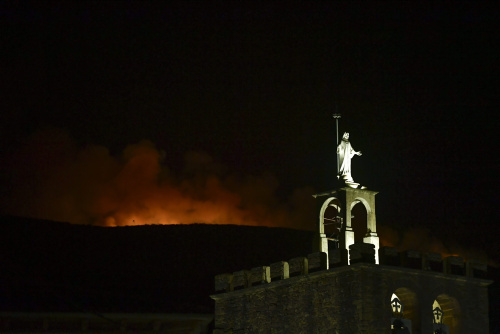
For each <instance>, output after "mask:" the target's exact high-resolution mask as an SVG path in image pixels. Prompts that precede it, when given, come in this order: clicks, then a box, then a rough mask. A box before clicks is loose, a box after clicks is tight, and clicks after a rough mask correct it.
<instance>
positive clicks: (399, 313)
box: [391, 288, 420, 333]
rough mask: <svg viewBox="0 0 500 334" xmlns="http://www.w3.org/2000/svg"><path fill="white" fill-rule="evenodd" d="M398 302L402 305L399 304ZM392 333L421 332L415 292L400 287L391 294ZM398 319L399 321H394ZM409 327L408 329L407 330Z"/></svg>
mask: <svg viewBox="0 0 500 334" xmlns="http://www.w3.org/2000/svg"><path fill="white" fill-rule="evenodd" d="M395 298H397V300H394V299H395ZM397 303H399V304H400V305H399V306H397ZM391 310H392V319H391V330H392V333H420V325H419V324H420V317H419V314H418V300H417V295H416V293H415V292H413V291H411V290H410V289H408V288H398V289H396V291H394V293H393V294H392V296H391ZM396 320H398V321H397V322H394V321H396ZM405 328H407V330H405Z"/></svg>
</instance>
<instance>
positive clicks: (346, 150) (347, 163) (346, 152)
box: [337, 132, 361, 183]
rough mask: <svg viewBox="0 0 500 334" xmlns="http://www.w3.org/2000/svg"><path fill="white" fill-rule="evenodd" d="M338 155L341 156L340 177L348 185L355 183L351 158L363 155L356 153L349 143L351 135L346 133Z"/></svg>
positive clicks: (338, 148)
mask: <svg viewBox="0 0 500 334" xmlns="http://www.w3.org/2000/svg"><path fill="white" fill-rule="evenodd" d="M337 154H338V155H339V163H340V170H339V177H340V176H341V175H342V178H343V179H344V180H345V182H346V183H354V180H353V179H352V176H351V158H352V157H353V156H354V155H361V151H360V152H356V151H354V149H353V148H352V146H351V143H350V142H349V133H347V132H344V136H343V137H342V141H341V142H340V144H339V146H338V147H337Z"/></svg>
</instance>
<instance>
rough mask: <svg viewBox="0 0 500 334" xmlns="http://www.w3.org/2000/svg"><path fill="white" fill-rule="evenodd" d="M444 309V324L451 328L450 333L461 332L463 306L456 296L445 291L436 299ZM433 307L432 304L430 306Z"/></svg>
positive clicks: (456, 333)
mask: <svg viewBox="0 0 500 334" xmlns="http://www.w3.org/2000/svg"><path fill="white" fill-rule="evenodd" d="M435 300H436V301H437V302H438V303H439V305H440V306H441V310H442V311H443V313H444V314H443V324H445V325H447V326H448V328H449V329H450V333H449V334H458V333H460V318H461V308H460V303H459V302H458V300H457V299H456V298H454V297H451V296H449V295H447V294H445V293H442V294H440V295H438V296H437V297H436V299H435ZM429 307H430V308H431V309H432V305H430V306H429Z"/></svg>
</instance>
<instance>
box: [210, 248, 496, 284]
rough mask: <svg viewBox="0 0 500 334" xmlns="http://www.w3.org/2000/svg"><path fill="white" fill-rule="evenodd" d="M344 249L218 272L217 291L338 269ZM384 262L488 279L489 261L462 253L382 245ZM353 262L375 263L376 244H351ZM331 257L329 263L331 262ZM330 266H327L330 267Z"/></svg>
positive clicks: (382, 263)
mask: <svg viewBox="0 0 500 334" xmlns="http://www.w3.org/2000/svg"><path fill="white" fill-rule="evenodd" d="M342 251H344V250H342V249H336V250H334V251H330V256H329V258H328V257H327V255H326V253H324V252H317V253H311V254H309V255H308V256H307V257H296V258H293V259H290V260H288V261H280V262H275V263H272V264H270V265H268V266H261V267H255V268H252V269H250V270H240V271H236V272H233V273H232V274H231V273H225V274H220V275H217V276H215V292H216V293H223V292H231V291H235V290H241V289H245V288H250V287H252V286H257V285H261V284H269V283H272V282H275V281H281V280H286V279H289V278H290V277H296V276H301V275H307V274H309V273H312V272H317V271H322V270H335V268H339V267H342V266H346V265H347V263H345V261H343V260H342V259H343V258H345V257H343V256H341V255H342V254H341V253H342ZM378 255H379V261H380V265H382V266H393V267H400V268H409V269H415V270H422V271H428V272H435V273H443V274H446V275H457V276H464V277H467V278H479V279H485V278H486V273H487V264H486V262H484V261H480V260H468V261H465V260H464V258H462V257H459V256H448V257H445V258H442V256H441V254H438V253H422V252H418V251H414V250H408V251H404V252H398V250H397V249H396V248H393V247H381V248H380V249H379V251H378ZM349 257H350V263H351V264H355V263H372V264H375V246H374V245H372V244H367V243H358V244H353V245H350V246H349ZM327 258H328V259H329V266H327ZM328 267H329V268H330V269H327V268H328Z"/></svg>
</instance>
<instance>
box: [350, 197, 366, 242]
mask: <svg viewBox="0 0 500 334" xmlns="http://www.w3.org/2000/svg"><path fill="white" fill-rule="evenodd" d="M362 210H364V212H363V211H362ZM350 212H351V227H352V229H353V231H354V242H355V243H357V242H363V238H364V237H366V235H367V234H368V233H369V232H371V231H370V229H369V228H368V217H369V216H370V214H371V208H370V204H369V203H368V202H367V201H366V200H365V199H363V198H359V197H358V198H355V199H354V201H352V202H351V207H350ZM360 215H361V217H363V218H361V217H360ZM365 216H366V217H365Z"/></svg>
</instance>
